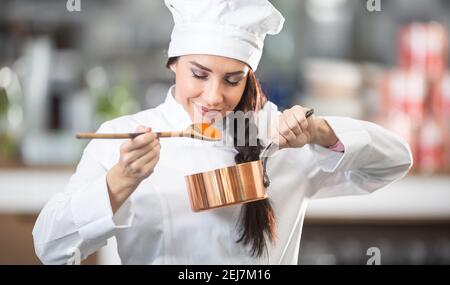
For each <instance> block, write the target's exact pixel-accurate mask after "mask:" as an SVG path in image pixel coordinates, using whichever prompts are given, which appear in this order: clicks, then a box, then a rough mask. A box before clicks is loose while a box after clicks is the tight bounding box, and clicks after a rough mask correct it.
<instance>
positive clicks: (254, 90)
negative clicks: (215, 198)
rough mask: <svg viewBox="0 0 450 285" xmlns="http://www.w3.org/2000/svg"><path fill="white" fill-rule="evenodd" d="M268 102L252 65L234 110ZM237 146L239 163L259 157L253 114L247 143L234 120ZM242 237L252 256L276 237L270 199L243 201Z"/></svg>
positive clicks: (256, 108) (253, 108)
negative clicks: (240, 141)
mask: <svg viewBox="0 0 450 285" xmlns="http://www.w3.org/2000/svg"><path fill="white" fill-rule="evenodd" d="M177 60H178V57H172V58H169V60H168V61H167V64H166V67H167V68H170V66H171V65H172V64H173V63H175V62H176V61H177ZM266 102H267V96H266V95H265V94H264V92H263V91H262V88H261V85H260V83H259V82H258V80H257V79H256V76H255V73H254V72H253V70H252V69H250V70H249V72H248V75H247V81H246V85H245V89H244V93H243V94H242V97H241V100H240V101H239V103H238V105H237V106H236V108H235V110H234V111H243V112H244V113H246V112H248V111H254V113H256V112H258V111H259V110H260V109H262V107H263V106H264V104H265V103H266ZM234 123H235V126H234V141H233V143H234V147H235V149H236V150H237V151H238V153H237V154H236V156H235V158H234V160H235V162H236V163H243V162H249V161H255V160H259V159H260V157H259V156H260V153H261V150H262V146H261V143H260V140H259V139H258V138H256V142H257V145H256V146H253V145H250V142H253V141H255V140H254V138H253V139H251V138H250V137H249V134H251V133H252V132H250V131H249V129H250V127H252V124H254V123H253V120H252V118H245V145H244V146H238V143H237V141H238V139H237V137H238V136H237V130H238V128H237V127H236V123H237V122H236V121H235V122H234ZM238 228H239V234H240V236H239V239H238V240H237V241H236V242H238V243H239V242H242V243H243V244H244V245H250V253H251V255H252V256H257V257H259V256H261V255H262V253H263V252H264V250H266V249H267V242H266V238H268V239H269V240H270V241H271V242H272V241H274V240H275V237H276V219H275V213H274V211H273V208H272V205H271V203H270V201H269V199H264V200H259V201H255V202H250V203H246V204H244V205H243V207H242V209H241V214H240V220H239V225H238Z"/></svg>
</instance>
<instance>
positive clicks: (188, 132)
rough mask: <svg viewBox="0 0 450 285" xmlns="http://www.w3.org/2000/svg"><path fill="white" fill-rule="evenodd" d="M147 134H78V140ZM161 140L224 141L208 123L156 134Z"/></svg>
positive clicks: (123, 137)
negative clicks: (178, 138)
mask: <svg viewBox="0 0 450 285" xmlns="http://www.w3.org/2000/svg"><path fill="white" fill-rule="evenodd" d="M142 134H145V132H140V133H110V134H106V133H103V134H101V133H100V134H99V133H78V134H77V135H76V137H77V139H132V138H135V137H137V136H140V135H142ZM155 134H156V135H157V136H158V137H159V138H169V137H188V138H193V139H200V140H206V141H219V140H221V139H222V133H221V132H220V131H219V130H218V129H217V128H215V127H213V126H212V125H210V124H207V123H197V124H192V125H190V126H189V127H187V128H186V129H185V130H184V131H176V132H155Z"/></svg>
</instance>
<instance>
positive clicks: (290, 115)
mask: <svg viewBox="0 0 450 285" xmlns="http://www.w3.org/2000/svg"><path fill="white" fill-rule="evenodd" d="M283 114H284V120H285V122H286V124H287V125H288V127H289V129H291V131H292V132H293V133H294V134H295V136H299V135H301V133H302V128H301V126H300V123H299V121H298V119H297V117H296V116H295V111H294V110H291V109H290V110H286V111H285V112H284V113H283Z"/></svg>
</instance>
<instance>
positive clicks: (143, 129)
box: [136, 125, 152, 133]
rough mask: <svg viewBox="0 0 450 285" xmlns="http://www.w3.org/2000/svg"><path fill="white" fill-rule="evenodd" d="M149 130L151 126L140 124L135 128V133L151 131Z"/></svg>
mask: <svg viewBox="0 0 450 285" xmlns="http://www.w3.org/2000/svg"><path fill="white" fill-rule="evenodd" d="M151 131H152V128H148V127H145V126H142V125H139V126H138V127H137V128H136V133H146V132H151Z"/></svg>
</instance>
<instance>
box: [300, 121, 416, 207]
mask: <svg viewBox="0 0 450 285" xmlns="http://www.w3.org/2000/svg"><path fill="white" fill-rule="evenodd" d="M324 119H325V120H326V121H327V122H328V124H329V125H330V126H331V128H332V129H333V130H334V132H335V134H336V136H337V137H338V138H339V140H340V141H341V142H342V144H343V145H344V147H345V151H344V153H341V152H334V151H332V150H330V149H327V148H324V147H321V146H319V145H310V146H309V147H310V149H311V151H312V155H313V163H312V164H311V165H310V168H309V169H308V181H309V182H310V187H309V190H308V191H309V194H308V196H309V197H311V198H313V199H315V198H324V197H332V196H343V195H357V194H367V193H371V192H373V191H375V190H377V189H380V188H382V187H383V186H385V185H387V184H389V183H391V182H393V181H395V180H397V179H400V178H401V177H403V176H405V175H406V174H407V173H408V171H409V169H410V167H411V165H412V156H411V151H410V149H409V147H408V145H407V144H406V142H405V141H404V140H403V139H402V138H400V137H399V136H397V135H396V134H394V133H392V132H390V131H388V130H386V129H384V128H382V127H380V126H378V125H376V124H373V123H370V122H366V121H360V120H355V119H351V118H345V117H324Z"/></svg>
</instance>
